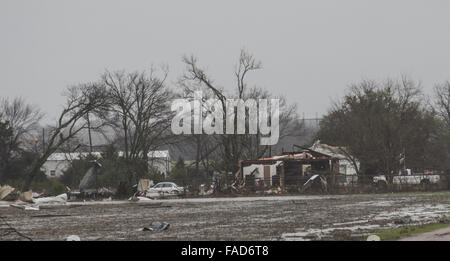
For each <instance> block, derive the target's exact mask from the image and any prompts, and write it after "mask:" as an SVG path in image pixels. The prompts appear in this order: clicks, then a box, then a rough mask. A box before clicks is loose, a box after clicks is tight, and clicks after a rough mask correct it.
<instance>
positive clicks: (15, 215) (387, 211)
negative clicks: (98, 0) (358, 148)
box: [0, 192, 450, 240]
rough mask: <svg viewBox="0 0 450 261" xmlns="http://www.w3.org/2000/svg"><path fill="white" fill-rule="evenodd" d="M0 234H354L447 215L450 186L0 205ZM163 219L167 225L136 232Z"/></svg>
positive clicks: (311, 236)
mask: <svg viewBox="0 0 450 261" xmlns="http://www.w3.org/2000/svg"><path fill="white" fill-rule="evenodd" d="M0 216H1V217H2V218H1V219H0V240H26V239H25V238H23V237H21V236H19V235H18V234H17V233H15V232H13V231H12V230H11V229H10V228H8V227H7V225H6V224H5V222H7V223H8V224H9V225H10V226H11V227H13V228H15V229H16V230H17V231H19V233H21V234H23V235H25V236H27V237H29V238H31V239H33V240H64V239H65V238H66V237H67V236H69V235H78V236H79V237H80V238H81V240H357V239H361V236H364V235H366V234H367V233H369V232H371V231H374V230H378V229H383V228H392V227H396V226H404V225H415V224H420V223H431V222H448V221H449V220H450V192H435V193H398V194H371V195H338V196H329V195H327V196H273V197H246V198H218V199H217V198H207V199H175V200H153V201H150V202H145V203H144V202H141V203H132V202H98V203H95V202H86V203H76V202H71V203H67V204H66V205H53V206H40V210H38V211H36V210H34V211H33V210H22V209H17V208H13V207H0ZM152 221H166V222H168V223H170V227H169V229H168V230H165V231H157V232H155V231H141V229H142V228H143V227H145V226H148V225H150V223H151V222H152Z"/></svg>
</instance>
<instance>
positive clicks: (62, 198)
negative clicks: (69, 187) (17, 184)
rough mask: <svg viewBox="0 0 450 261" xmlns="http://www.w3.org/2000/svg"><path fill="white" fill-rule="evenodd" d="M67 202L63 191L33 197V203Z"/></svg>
mask: <svg viewBox="0 0 450 261" xmlns="http://www.w3.org/2000/svg"><path fill="white" fill-rule="evenodd" d="M66 202H67V194H66V193H63V194H61V195H58V196H55V197H45V198H36V199H33V203H35V204H58V203H63V204H65V203H66Z"/></svg>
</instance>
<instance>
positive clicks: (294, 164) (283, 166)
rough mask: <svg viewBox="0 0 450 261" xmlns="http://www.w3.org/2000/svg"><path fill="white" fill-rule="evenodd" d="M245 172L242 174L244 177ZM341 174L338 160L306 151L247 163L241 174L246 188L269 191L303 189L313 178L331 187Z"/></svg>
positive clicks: (242, 164) (287, 153)
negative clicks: (267, 188)
mask: <svg viewBox="0 0 450 261" xmlns="http://www.w3.org/2000/svg"><path fill="white" fill-rule="evenodd" d="M241 173H242V175H241ZM338 173H339V159H338V158H335V157H332V156H329V155H326V154H323V153H320V152H317V151H314V150H311V149H308V148H304V149H302V150H300V151H296V152H284V153H283V154H282V155H280V156H274V157H270V158H262V159H257V160H244V161H242V162H241V170H240V171H239V172H238V174H239V175H240V177H237V178H238V179H239V178H240V179H241V182H242V183H244V184H245V186H253V184H254V185H255V186H256V188H257V189H258V188H266V187H270V186H280V187H281V188H282V189H286V188H288V187H300V186H303V185H304V184H305V183H306V182H307V181H308V180H309V179H310V178H311V177H313V176H314V175H318V176H321V177H324V178H325V179H326V181H327V182H328V183H330V184H334V183H335V182H336V180H335V178H336V175H337V174H338Z"/></svg>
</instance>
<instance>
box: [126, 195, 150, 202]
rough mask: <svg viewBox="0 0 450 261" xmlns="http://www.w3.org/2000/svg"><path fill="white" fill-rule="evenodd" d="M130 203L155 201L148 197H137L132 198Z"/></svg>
mask: <svg viewBox="0 0 450 261" xmlns="http://www.w3.org/2000/svg"><path fill="white" fill-rule="evenodd" d="M128 200H129V201H133V202H137V201H153V199H151V198H147V197H139V196H138V197H136V196H132V197H130V198H129V199H128Z"/></svg>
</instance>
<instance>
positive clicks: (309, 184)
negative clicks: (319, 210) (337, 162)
mask: <svg viewBox="0 0 450 261" xmlns="http://www.w3.org/2000/svg"><path fill="white" fill-rule="evenodd" d="M310 188H313V189H317V188H319V189H320V190H322V191H326V190H327V181H326V179H325V178H324V177H322V176H320V175H317V174H316V175H313V176H312V177H311V178H309V179H308V180H307V181H306V182H305V184H303V187H302V188H301V191H302V192H304V191H306V190H308V189H310Z"/></svg>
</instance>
